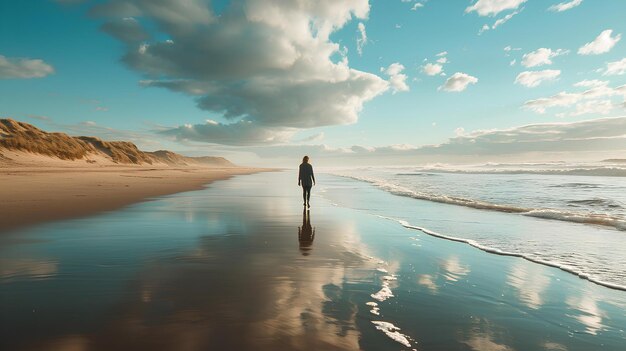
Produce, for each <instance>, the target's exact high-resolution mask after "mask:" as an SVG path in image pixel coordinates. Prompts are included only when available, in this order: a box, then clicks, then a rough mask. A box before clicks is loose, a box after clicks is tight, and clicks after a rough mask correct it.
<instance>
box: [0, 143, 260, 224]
mask: <svg viewBox="0 0 626 351" xmlns="http://www.w3.org/2000/svg"><path fill="white" fill-rule="evenodd" d="M20 160H21V161H22V162H20V164H9V163H2V162H0V199H1V201H0V232H2V231H8V230H9V229H14V228H17V227H22V226H27V225H32V224H36V223H41V222H45V221H50V220H58V219H66V218H74V217H82V216H87V215H90V214H94V213H97V212H100V211H110V210H114V209H117V208H120V207H123V206H125V205H129V204H132V203H135V202H139V201H144V200H146V199H149V198H151V197H155V196H160V195H167V194H173V193H177V192H181V191H188V190H195V189H201V188H202V187H203V185H205V184H207V183H210V182H212V181H215V180H220V179H226V178H228V177H230V176H233V175H239V174H250V173H255V172H260V171H267V170H269V169H259V168H243V167H234V168H212V167H195V166H181V167H167V166H150V165H142V166H139V165H127V166H126V165H106V166H102V165H97V166H96V165H90V164H87V163H86V162H77V161H62V160H53V159H50V158H48V157H45V156H39V155H33V154H31V155H30V156H29V157H24V156H23V155H22V157H20Z"/></svg>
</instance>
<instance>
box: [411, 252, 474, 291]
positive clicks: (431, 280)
mask: <svg viewBox="0 0 626 351" xmlns="http://www.w3.org/2000/svg"><path fill="white" fill-rule="evenodd" d="M439 269H440V270H439V271H437V272H435V273H433V274H421V275H419V276H418V279H417V284H419V285H421V286H423V287H425V288H427V289H428V291H429V292H430V293H431V294H433V295H436V294H437V293H438V292H439V288H440V286H441V285H442V284H445V282H440V283H438V282H439V281H440V280H444V281H446V282H449V283H454V282H457V281H459V279H461V278H462V277H465V276H466V275H468V274H469V273H470V272H471V269H470V268H469V266H468V265H466V264H464V263H462V262H461V261H460V259H459V257H458V256H449V257H448V258H446V259H444V260H442V261H441V262H440V263H439Z"/></svg>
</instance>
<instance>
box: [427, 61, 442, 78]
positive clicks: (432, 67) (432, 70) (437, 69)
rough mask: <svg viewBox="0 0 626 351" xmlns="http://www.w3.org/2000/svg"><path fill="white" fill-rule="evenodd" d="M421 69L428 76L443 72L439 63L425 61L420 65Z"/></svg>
mask: <svg viewBox="0 0 626 351" xmlns="http://www.w3.org/2000/svg"><path fill="white" fill-rule="evenodd" d="M422 71H423V72H424V73H425V74H426V75H429V76H435V75H438V74H440V73H441V72H443V66H442V65H441V64H439V63H427V64H425V65H424V66H423V67H422Z"/></svg>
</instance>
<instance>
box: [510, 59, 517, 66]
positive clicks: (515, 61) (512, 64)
mask: <svg viewBox="0 0 626 351" xmlns="http://www.w3.org/2000/svg"><path fill="white" fill-rule="evenodd" d="M515 63H517V60H516V59H512V60H511V62H509V66H515Z"/></svg>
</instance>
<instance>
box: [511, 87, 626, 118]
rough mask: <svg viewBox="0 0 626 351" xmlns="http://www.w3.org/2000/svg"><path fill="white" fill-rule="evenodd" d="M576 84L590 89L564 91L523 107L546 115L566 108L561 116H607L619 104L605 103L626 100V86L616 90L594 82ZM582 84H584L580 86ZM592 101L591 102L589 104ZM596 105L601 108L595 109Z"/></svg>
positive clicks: (527, 102)
mask: <svg viewBox="0 0 626 351" xmlns="http://www.w3.org/2000/svg"><path fill="white" fill-rule="evenodd" d="M583 82H584V83H582V82H579V83H576V84H579V85H577V86H578V87H589V86H590V88H589V89H587V90H584V91H581V92H565V91H562V92H560V93H558V94H555V95H552V96H549V97H544V98H539V99H533V100H528V101H526V102H525V103H524V105H523V107H524V108H526V109H528V110H531V111H533V112H537V113H541V114H542V113H546V111H547V110H548V109H553V108H564V109H566V110H565V112H561V113H560V115H561V116H578V115H581V114H584V113H593V112H601V113H602V114H606V113H608V112H610V111H611V110H612V109H613V108H614V107H615V106H617V103H613V102H611V105H610V106H611V107H610V109H609V108H608V107H609V105H608V104H607V103H606V102H605V101H606V100H610V99H613V98H621V100H622V101H624V100H626V85H622V86H619V87H616V88H612V87H609V86H608V85H606V84H599V83H596V82H593V81H583ZM580 83H582V84H580ZM589 101H591V102H589ZM594 104H599V105H601V106H599V107H596V108H595V109H594V108H593V105H594ZM572 107H575V110H574V111H567V109H568V108H572Z"/></svg>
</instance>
